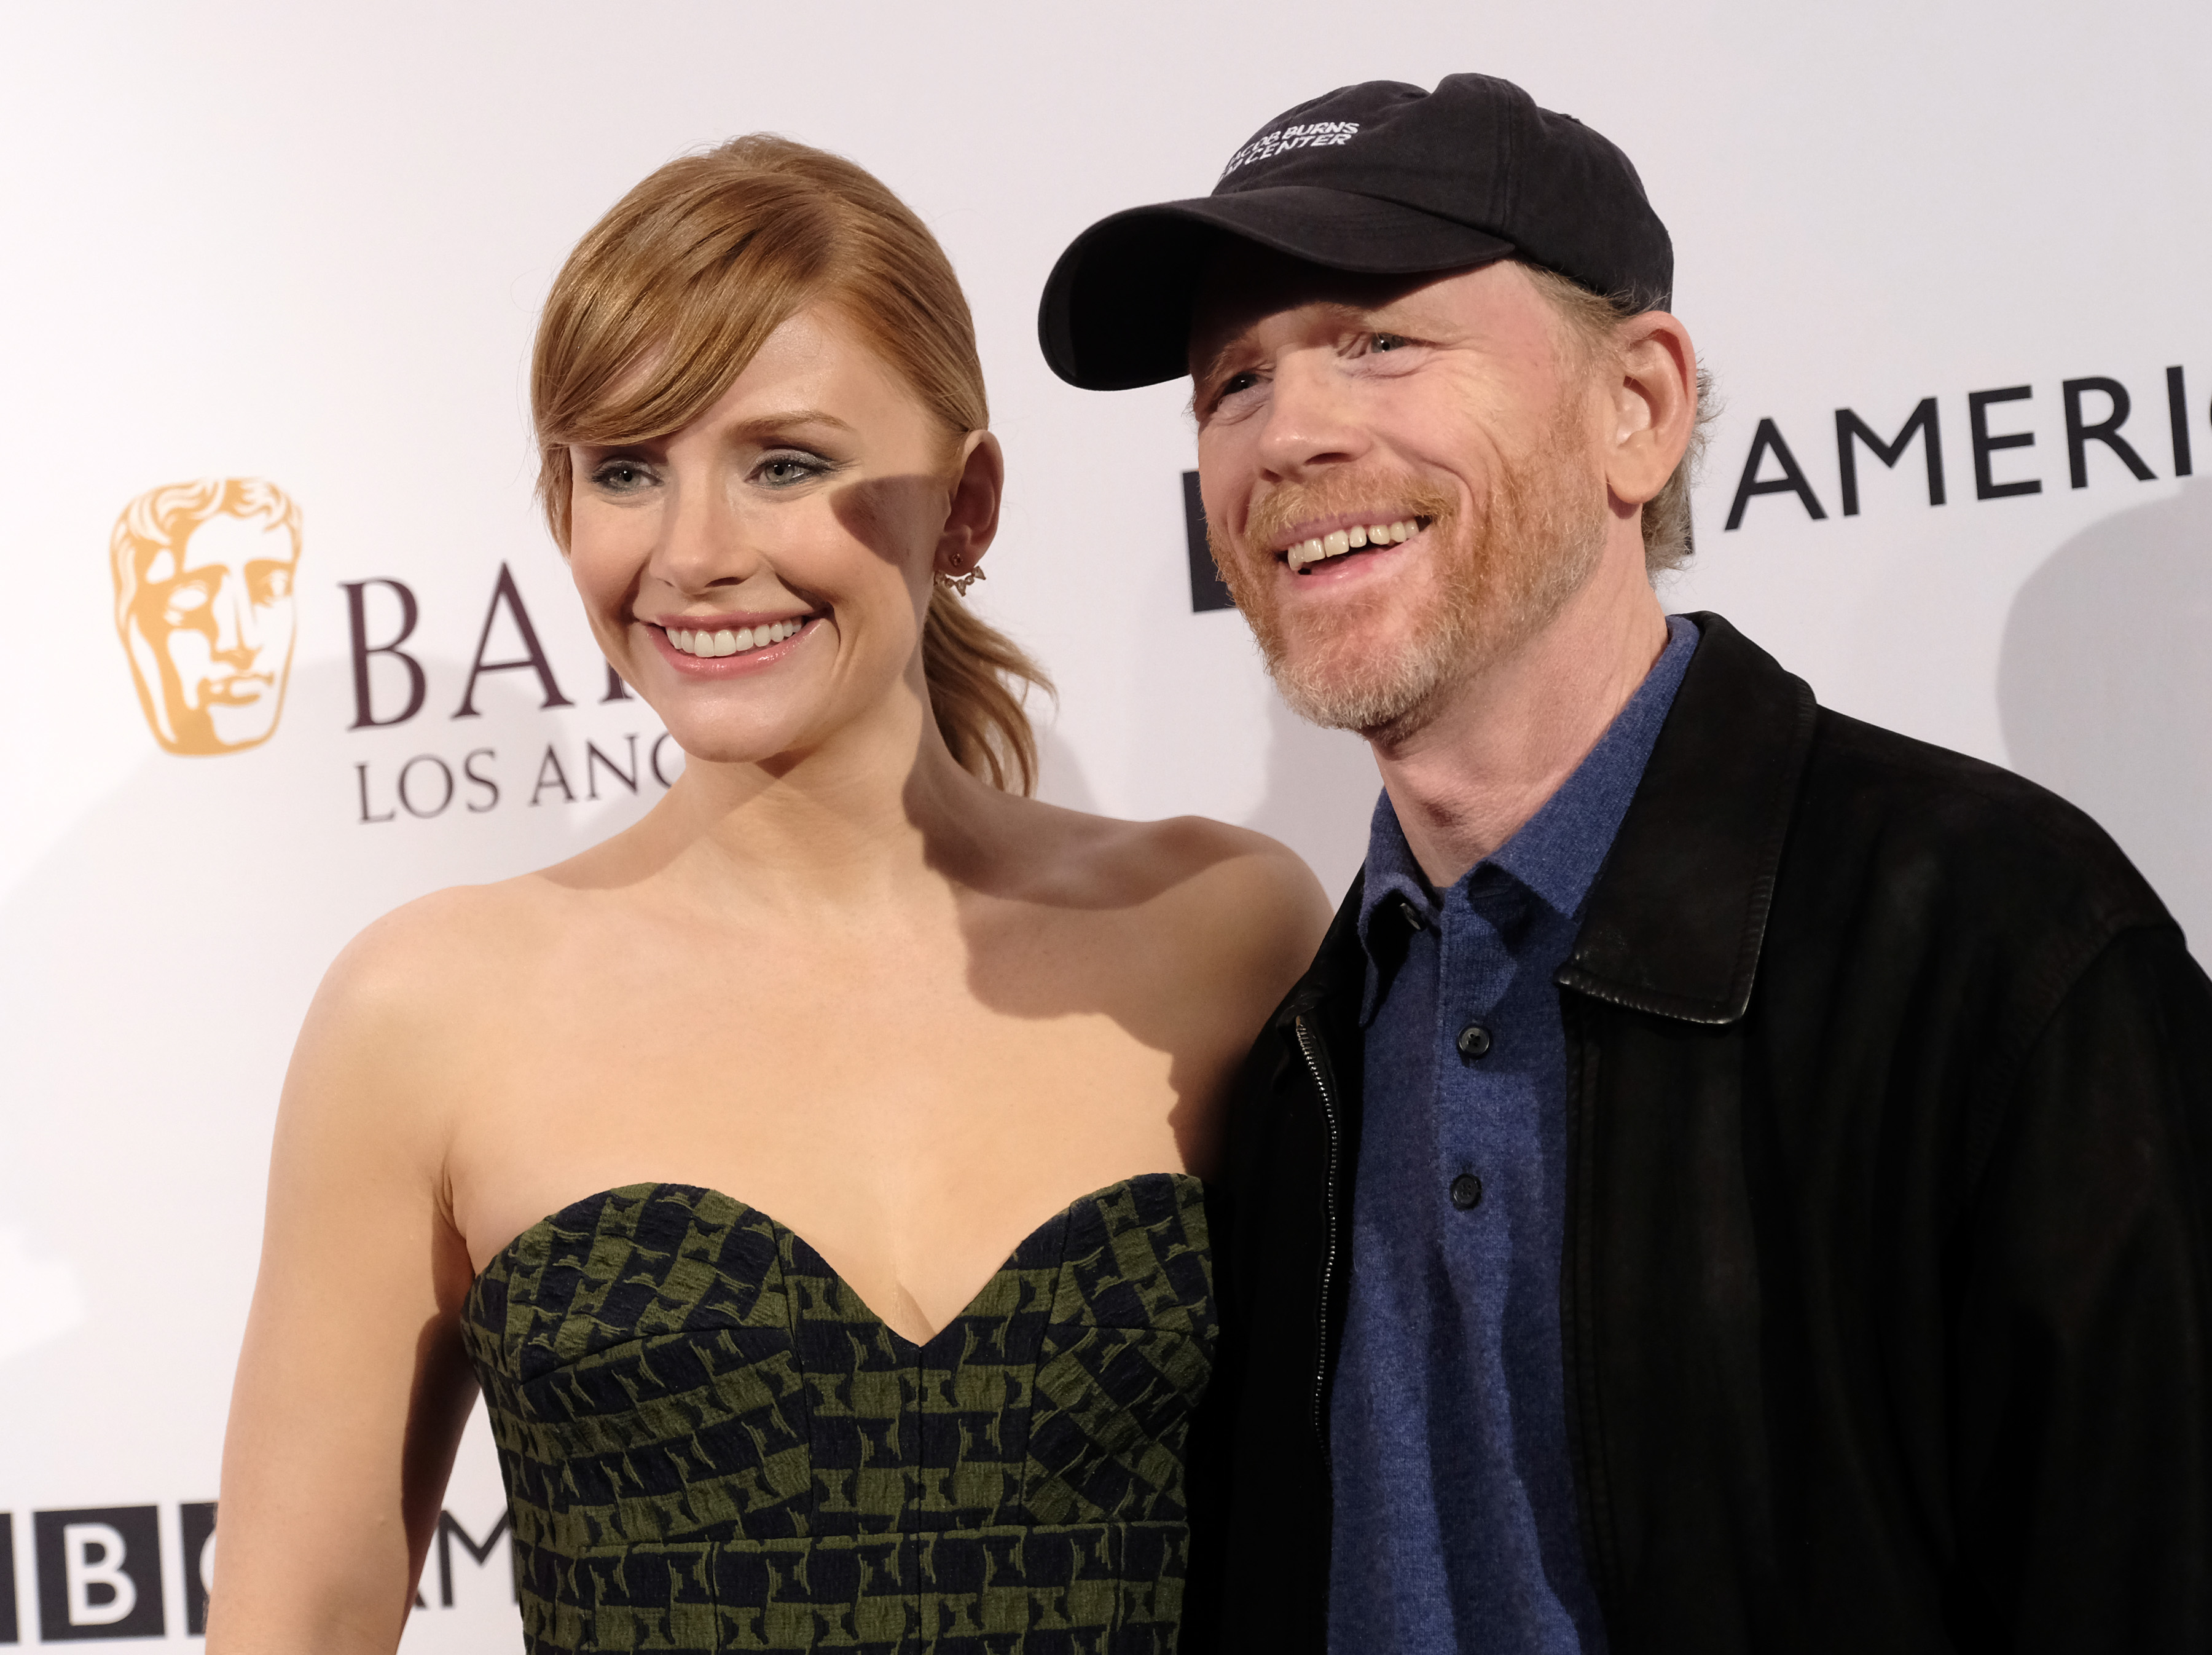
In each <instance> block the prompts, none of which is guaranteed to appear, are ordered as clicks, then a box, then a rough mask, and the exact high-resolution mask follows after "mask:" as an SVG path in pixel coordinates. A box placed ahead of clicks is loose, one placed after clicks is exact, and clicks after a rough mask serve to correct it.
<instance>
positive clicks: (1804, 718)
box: [1274, 613, 1816, 1031]
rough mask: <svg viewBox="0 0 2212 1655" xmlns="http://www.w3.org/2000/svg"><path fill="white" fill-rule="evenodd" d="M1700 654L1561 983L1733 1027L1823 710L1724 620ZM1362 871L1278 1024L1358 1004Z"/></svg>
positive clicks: (1747, 997)
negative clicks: (1816, 720) (1818, 716)
mask: <svg viewBox="0 0 2212 1655" xmlns="http://www.w3.org/2000/svg"><path fill="white" fill-rule="evenodd" d="M1690 618H1691V619H1692V620H1693V621H1695V622H1696V623H1697V624H1698V632H1699V639H1698V649H1697V653H1696V654H1694V655H1692V657H1691V658H1690V665H1689V668H1688V670H1687V671H1686V672H1685V673H1684V674H1683V675H1682V687H1681V688H1680V690H1678V691H1675V694H1674V707H1673V709H1672V710H1671V711H1669V712H1668V715H1667V722H1666V725H1665V727H1663V728H1662V729H1661V731H1660V732H1659V741H1658V745H1656V746H1655V747H1654V748H1653V749H1652V750H1651V758H1650V763H1649V764H1646V765H1645V766H1644V779H1643V780H1642V782H1640V783H1638V787H1637V789H1636V797H1635V799H1634V800H1633V801H1632V802H1631V804H1630V805H1629V806H1628V814H1627V816H1626V818H1624V819H1623V820H1622V822H1621V824H1620V834H1619V835H1618V836H1617V837H1615V838H1614V840H1613V851H1612V854H1611V855H1609V856H1608V857H1607V859H1606V863H1605V867H1604V868H1603V869H1602V870H1601V872H1600V873H1599V874H1598V876H1597V882H1596V884H1595V885H1593V886H1592V887H1591V890H1590V893H1589V903H1588V906H1587V908H1586V909H1585V910H1584V916H1583V928H1582V931H1581V933H1580V934H1579V935H1577V937H1576V939H1575V946H1574V951H1573V952H1571V953H1570V954H1569V955H1568V956H1567V963H1566V964H1565V965H1562V966H1561V967H1560V968H1559V973H1558V976H1557V979H1556V980H1557V981H1558V983H1559V986H1560V987H1561V988H1563V989H1573V990H1575V991H1576V992H1577V993H1580V994H1585V995H1591V996H1593V997H1595V998H1596V999H1599V1000H1603V1001H1610V1002H1611V1003H1613V1004H1614V1005H1617V1006H1625V1007H1630V1008H1631V1009H1632V1010H1635V1011H1640V1012H1649V1013H1654V1014H1655V1015H1657V1016H1661V1017H1671V1018H1678V1019H1681V1020H1683V1021H1685V1022H1690V1023H1705V1024H1716V1025H1717V1024H1726V1023H1733V1022H1735V1021H1736V1020H1737V1019H1739V1018H1741V1017H1742V1015H1743V1014H1744V1012H1745V1010H1746V1008H1747V1007H1748V1006H1749V1005H1750V1003H1751V986H1752V982H1753V978H1754V977H1756V976H1757V975H1758V971H1759V947H1760V945H1761V944H1762V943H1763V942H1764V941H1765V936H1766V917H1767V912H1768V910H1769V909H1770V908H1771V906H1772V904H1773V899H1774V876H1775V870H1776V869H1777V868H1778V867H1779V866H1780V864H1781V861H1782V844H1783V840H1784V837H1786V836H1787V835H1788V833H1789V831H1790V812H1791V810H1792V808H1793V806H1795V804H1796V797H1797V782H1798V778H1799V777H1800V776H1802V773H1803V771H1804V768H1805V758H1806V755H1807V754H1808V752H1809V751H1811V748H1812V744H1813V718H1814V712H1815V710H1816V709H1815V706H1814V700H1813V691H1812V690H1811V688H1810V687H1809V686H1808V685H1806V683H1805V682H1804V680H1803V679H1802V678H1796V677H1795V676H1793V675H1792V674H1790V673H1789V672H1784V670H1783V668H1782V666H1780V664H1779V663H1778V662H1777V661H1776V660H1775V659H1774V658H1773V657H1772V656H1771V655H1770V654H1767V653H1766V652H1765V650H1763V649H1761V648H1759V646H1758V645H1757V644H1755V643H1753V642H1751V640H1750V639H1748V638H1747V637H1745V636H1743V634H1742V633H1741V632H1739V631H1737V630H1735V628H1734V627H1733V626H1730V625H1729V624H1728V623H1727V622H1726V621H1724V620H1723V619H1722V618H1720V617H1719V616H1717V615H1715V614H1711V613H1699V614H1694V615H1692V616H1691V617H1690ZM1364 885H1365V875H1364V873H1362V875H1361V876H1360V877H1359V878H1358V879H1353V880H1352V889H1351V890H1350V891H1347V892H1346V894H1345V898H1344V901H1343V904H1341V905H1340V907H1339V908H1338V910H1337V912H1336V919H1335V921H1334V923H1332V924H1331V925H1330V927H1329V928H1328V936H1327V937H1326V938H1324V939H1323V940H1322V946H1321V951H1320V952H1319V953H1318V954H1316V956H1315V958H1314V963H1313V964H1312V966H1311V968H1310V970H1308V971H1307V972H1306V974H1305V976H1304V977H1302V978H1300V979H1299V981H1298V983H1297V986H1296V987H1295V988H1293V989H1291V992H1290V994H1289V995H1288V996H1287V997H1286V998H1285V1000H1284V1001H1283V1003H1282V1006H1281V1007H1280V1008H1279V1010H1278V1012H1277V1013H1276V1015H1275V1019H1274V1023H1275V1026H1276V1027H1278V1028H1279V1029H1281V1030H1284V1031H1288V1030H1289V1029H1290V1027H1291V1022H1292V1020H1293V1019H1295V1018H1296V1017H1297V1015H1298V1013H1302V1012H1304V1013H1312V1012H1315V1011H1316V1010H1318V1009H1319V1008H1320V1007H1322V1006H1324V1005H1327V1006H1330V1007H1346V1008H1347V1010H1349V1009H1353V1008H1357V1007H1358V1004H1359V1001H1360V996H1361V995H1362V993H1363V992H1364V986H1365V983H1366V964H1367V955H1366V951H1365V950H1364V948H1363V947H1362V946H1361V945H1360V940H1359V908H1360V898H1361V895H1362V892H1363V890H1364Z"/></svg>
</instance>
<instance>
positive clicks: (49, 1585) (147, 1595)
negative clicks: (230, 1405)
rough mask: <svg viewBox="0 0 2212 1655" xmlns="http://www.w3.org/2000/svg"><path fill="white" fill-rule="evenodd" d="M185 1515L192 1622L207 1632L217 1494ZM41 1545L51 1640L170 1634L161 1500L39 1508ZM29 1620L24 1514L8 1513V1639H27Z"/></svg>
mask: <svg viewBox="0 0 2212 1655" xmlns="http://www.w3.org/2000/svg"><path fill="white" fill-rule="evenodd" d="M177 1515H178V1519H179V1522H178V1533H179V1538H180V1539H181V1540H182V1542H183V1544H184V1551H185V1631H186V1632H188V1633H189V1634H191V1635H192V1636H194V1637H197V1636H200V1635H201V1634H204V1632H205V1631H206V1629H207V1604H208V1579H209V1576H210V1574H211V1573H213V1571H214V1568H215V1503H214V1502H213V1501H212V1500H204V1501H199V1502H197V1503H194V1504H190V1505H185V1506H179V1507H178V1508H177ZM31 1549H32V1553H33V1560H34V1563H35V1567H34V1568H33V1572H32V1573H33V1579H35V1580H36V1581H37V1583H38V1597H39V1609H38V1624H39V1640H40V1642H41V1643H48V1644H58V1643H70V1642H74V1641H76V1640H79V1639H84V1638H160V1637H163V1636H166V1635H167V1632H168V1629H169V1627H168V1615H167V1609H166V1606H165V1605H164V1604H163V1603H162V1601H161V1511H160V1508H159V1507H157V1506H88V1507H86V1508H84V1509H82V1510H79V1511H74V1512H33V1513H31ZM21 1624H22V1622H21V1615H19V1613H18V1611H17V1609H16V1604H15V1516H14V1514H13V1513H12V1512H0V1643H5V1644H13V1643H17V1642H19V1641H21V1635H22V1634H21Z"/></svg>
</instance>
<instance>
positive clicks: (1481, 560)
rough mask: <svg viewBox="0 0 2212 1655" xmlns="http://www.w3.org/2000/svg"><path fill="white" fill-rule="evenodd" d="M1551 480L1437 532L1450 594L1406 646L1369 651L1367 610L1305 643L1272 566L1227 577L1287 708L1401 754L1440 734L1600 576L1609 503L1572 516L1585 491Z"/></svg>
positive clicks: (1438, 598)
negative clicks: (1472, 695)
mask: <svg viewBox="0 0 2212 1655" xmlns="http://www.w3.org/2000/svg"><path fill="white" fill-rule="evenodd" d="M1546 458H1547V459H1554V464H1556V459H1555V456H1546ZM1540 464H1541V462H1540ZM1541 469H1542V471H1543V472H1545V473H1548V474H1544V475H1539V476H1534V477H1531V476H1528V475H1527V474H1523V475H1522V476H1518V477H1516V478H1512V479H1510V481H1508V482H1506V483H1505V484H1503V485H1502V486H1501V487H1500V488H1499V489H1498V491H1497V493H1496V494H1495V495H1494V496H1492V500H1491V501H1490V502H1489V509H1488V511H1487V512H1486V513H1485V514H1484V517H1483V520H1482V521H1481V522H1480V524H1478V525H1475V526H1473V527H1472V529H1471V530H1468V528H1467V527H1466V526H1463V525H1462V523H1461V521H1460V520H1459V519H1458V518H1457V517H1456V515H1453V516H1449V517H1446V518H1444V519H1443V520H1440V521H1438V522H1437V523H1435V524H1434V525H1432V526H1431V529H1430V531H1429V534H1430V536H1431V537H1433V539H1432V545H1434V546H1435V548H1436V551H1437V559H1438V576H1439V583H1440V589H1439V590H1438V591H1437V593H1433V594H1431V596H1430V597H1429V599H1428V600H1427V601H1426V603H1425V606H1424V607H1423V609H1422V610H1421V611H1419V612H1418V613H1417V614H1416V615H1415V616H1414V617H1413V620H1412V623H1411V625H1410V627H1409V629H1408V635H1407V636H1405V637H1403V638H1402V639H1401V640H1399V641H1397V642H1396V643H1395V647H1390V646H1389V644H1388V643H1387V642H1386V643H1385V644H1384V647H1382V648H1361V647H1360V641H1359V635H1360V634H1361V633H1362V632H1364V631H1366V630H1368V629H1367V628H1365V627H1363V626H1362V625H1361V624H1360V618H1359V616H1358V613H1357V609H1356V608H1355V609H1354V611H1353V612H1352V614H1350V615H1346V616H1342V617H1340V618H1338V624H1336V625H1335V626H1334V627H1333V628H1332V634H1333V636H1327V637H1319V638H1314V639H1310V640H1302V641H1300V642H1297V643H1295V644H1294V643H1293V642H1292V641H1291V638H1290V637H1288V636H1286V629H1285V626H1284V624H1283V621H1282V618H1281V616H1280V615H1279V613H1278V612H1277V611H1275V609H1274V607H1273V604H1272V603H1271V602H1270V599H1272V597H1273V593H1272V592H1271V591H1270V590H1269V589H1268V587H1267V584H1266V583H1267V581H1270V580H1271V579H1272V578H1273V575H1274V571H1273V566H1272V560H1268V566H1267V567H1266V568H1263V569H1260V570H1258V571H1256V572H1255V573H1254V574H1253V575H1250V576H1249V578H1248V577H1247V575H1246V571H1245V569H1244V568H1243V565H1241V564H1235V565H1232V566H1231V567H1230V568H1229V569H1225V571H1224V572H1225V575H1226V577H1227V579H1228V583H1229V587H1230V595H1231V597H1232V598H1234V599H1236V601H1237V607H1238V608H1239V609H1240V610H1242V611H1243V613H1244V617H1245V618H1246V620H1247V621H1248V622H1249V624H1250V625H1251V627H1252V632H1253V636H1254V637H1255V640H1256V641H1257V642H1258V643H1259V645H1260V651H1261V658H1262V659H1263V660H1265V661H1266V663H1267V671H1268V672H1269V674H1270V675H1271V676H1272V677H1273V678H1274V680H1275V686H1276V689H1277V691H1279V693H1280V694H1281V696H1282V697H1283V700H1284V703H1285V704H1286V705H1287V706H1288V707H1289V708H1290V709H1291V711H1292V712H1294V713H1296V714H1297V715H1298V716H1299V717H1300V718H1303V719H1304V720H1306V721H1308V722H1309V723H1312V724H1318V725H1321V726H1322V727H1324V728H1328V729H1337V730H1355V731H1357V732H1358V733H1359V734H1361V735H1362V736H1364V737H1365V738H1366V739H1367V740H1368V741H1370V742H1371V743H1373V744H1375V745H1377V746H1380V747H1384V748H1389V747H1395V746H1398V745H1402V744H1403V743H1405V742H1407V741H1408V740H1410V739H1413V737H1415V736H1418V735H1419V733H1421V731H1423V730H1424V729H1425V728H1427V727H1428V726H1429V725H1430V724H1431V723H1433V722H1434V721H1436V719H1437V717H1439V716H1440V715H1442V714H1443V711H1444V709H1446V708H1447V707H1448V706H1449V704H1450V703H1451V701H1452V699H1453V697H1454V696H1455V693H1456V691H1458V690H1459V689H1460V688H1461V686H1462V685H1464V684H1466V683H1467V682H1468V680H1469V679H1470V678H1474V677H1476V676H1477V675H1479V674H1480V673H1482V672H1486V671H1487V670H1489V669H1490V668H1492V667H1493V666H1496V665H1498V663H1499V662H1501V661H1503V660H1507V659H1509V658H1510V656H1512V655H1513V654H1516V653H1517V652H1518V651H1519V650H1520V649H1521V648H1523V647H1524V646H1525V645H1526V644H1527V643H1528V642H1529V641H1530V640H1531V639H1533V638H1534V637H1535V636H1537V635H1538V634H1540V633H1541V632H1542V631H1543V630H1544V629H1545V628H1546V627H1547V626H1548V625H1550V624H1551V623H1552V621H1553V619H1554V618H1556V617H1557V616H1558V614H1559V611H1560V610H1562V609H1563V608H1565V606H1566V604H1567V601H1568V600H1569V599H1571V598H1572V597H1573V596H1574V594H1575V593H1577V592H1578V591H1580V590H1581V589H1582V587H1583V585H1584V584H1585V583H1586V582H1587V581H1589V577H1590V575H1591V573H1592V572H1593V571H1594V570H1595V569H1596V567H1597V563H1598V560H1599V557H1600V556H1601V553H1602V551H1603V548H1604V535H1605V520H1604V508H1603V505H1602V503H1601V502H1594V504H1593V508H1591V509H1589V510H1586V511H1584V512H1582V513H1580V514H1577V513H1574V512H1572V511H1571V509H1570V510H1562V509H1560V508H1559V504H1558V503H1557V502H1559V501H1561V500H1570V499H1575V498H1577V497H1579V496H1580V495H1581V494H1582V493H1583V490H1577V489H1576V488H1574V487H1573V485H1572V483H1571V481H1570V480H1569V479H1568V478H1567V477H1565V475H1563V474H1562V473H1563V472H1564V471H1565V468H1564V467H1561V468H1559V470H1558V471H1554V470H1553V467H1552V466H1542V468H1541ZM1545 496H1548V498H1547V499H1545V503H1544V504H1543V505H1542V506H1539V505H1538V504H1537V502H1538V500H1539V499H1540V498H1544V497H1545Z"/></svg>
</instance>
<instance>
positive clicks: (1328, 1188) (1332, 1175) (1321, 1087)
mask: <svg viewBox="0 0 2212 1655" xmlns="http://www.w3.org/2000/svg"><path fill="white" fill-rule="evenodd" d="M1291 1027H1292V1028H1293V1029H1294V1030H1296V1031H1297V1038H1298V1052H1299V1055H1300V1056H1303V1057H1304V1059H1305V1060H1306V1072H1307V1073H1308V1074H1310V1075H1312V1076H1313V1083H1314V1091H1315V1092H1316V1093H1317V1094H1318V1095H1319V1096H1320V1098H1321V1115H1322V1123H1324V1124H1325V1125H1326V1126H1327V1127H1328V1177H1327V1181H1326V1182H1325V1183H1323V1184H1322V1217H1323V1219H1324V1220H1325V1221H1326V1222H1327V1224H1328V1244H1327V1245H1326V1246H1325V1247H1324V1248H1323V1249H1322V1256H1321V1308H1320V1312H1319V1314H1318V1316H1317V1317H1316V1328H1315V1334H1316V1338H1315V1357H1314V1384H1313V1428H1314V1436H1315V1438H1316V1439H1317V1440H1318V1441H1319V1442H1320V1444H1321V1452H1322V1463H1324V1464H1326V1463H1328V1430H1327V1429H1326V1428H1325V1421H1323V1420H1322V1396H1323V1394H1324V1393H1325V1392H1326V1391H1327V1390H1328V1304H1329V1293H1330V1291H1331V1289H1332V1287H1334V1282H1335V1277H1336V1232H1337V1222H1336V1174H1337V1165H1336V1163H1337V1138H1338V1133H1337V1120H1336V1099H1335V1098H1332V1097H1330V1096H1329V1091H1328V1080H1326V1079H1325V1078H1324V1077H1323V1076H1322V1068H1321V1043H1320V1041H1319V1040H1318V1039H1317V1038H1316V1037H1315V1035H1314V1032H1313V1031H1312V1030H1310V1029H1309V1028H1308V1027H1307V1026H1306V1020H1305V1019H1304V1016H1302V1015H1301V1016H1296V1017H1293V1018H1292V1019H1291Z"/></svg>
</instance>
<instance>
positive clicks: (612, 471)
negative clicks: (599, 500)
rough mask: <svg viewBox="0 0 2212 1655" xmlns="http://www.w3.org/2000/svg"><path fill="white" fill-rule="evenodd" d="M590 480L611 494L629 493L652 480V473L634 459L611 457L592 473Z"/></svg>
mask: <svg viewBox="0 0 2212 1655" xmlns="http://www.w3.org/2000/svg"><path fill="white" fill-rule="evenodd" d="M652 481H653V473H652V472H649V471H647V470H646V468H645V467H644V466H642V465H639V464H638V463H637V462H636V461H635V460H634V459H611V460H609V461H607V463H606V464H605V465H602V466H600V467H599V470H597V471H596V472H592V482H594V483H596V484H599V487H601V488H603V489H605V490H608V492H610V493H611V494H629V493H631V492H633V491H635V490H638V489H641V488H643V487H644V486H645V485H646V484H648V483H650V482H652Z"/></svg>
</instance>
